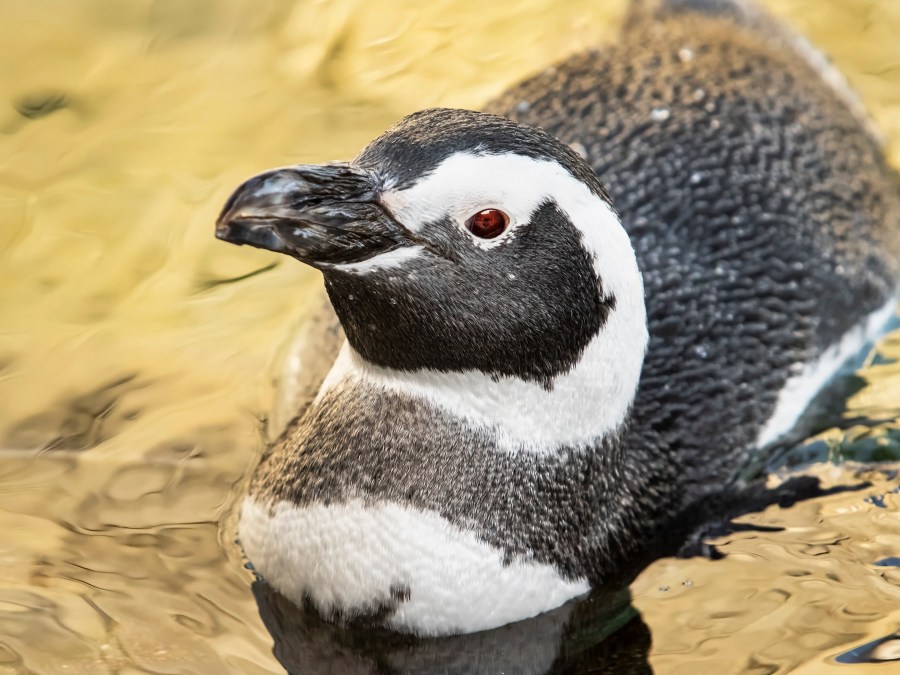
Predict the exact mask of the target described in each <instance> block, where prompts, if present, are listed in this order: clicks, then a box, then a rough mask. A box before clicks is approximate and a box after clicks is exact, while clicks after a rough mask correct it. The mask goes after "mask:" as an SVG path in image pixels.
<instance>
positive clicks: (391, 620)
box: [239, 498, 589, 635]
mask: <svg viewBox="0 0 900 675" xmlns="http://www.w3.org/2000/svg"><path fill="white" fill-rule="evenodd" d="M239 531H240V539H241V544H242V545H243V547H244V551H245V552H246V554H247V557H248V558H249V559H250V562H252V563H253V566H254V568H255V569H256V571H257V572H258V573H259V574H260V575H261V576H262V577H263V578H264V579H265V580H266V581H267V582H268V583H269V584H271V585H272V586H273V587H274V588H276V589H277V590H278V591H279V592H280V593H282V594H283V595H285V596H286V597H288V598H290V599H291V600H293V601H294V602H295V603H298V604H299V603H300V602H302V601H303V600H304V599H306V598H308V599H309V600H311V601H312V603H313V605H314V606H315V607H316V609H317V610H318V611H319V612H321V613H322V614H323V615H325V616H329V615H330V614H333V613H334V612H339V613H340V614H341V615H342V616H345V617H348V618H349V617H352V616H354V615H365V614H367V613H371V612H374V611H377V610H379V609H381V608H384V607H395V609H393V611H391V612H390V613H389V614H388V617H387V620H386V625H387V626H388V627H389V628H392V629H394V630H398V631H403V632H408V633H416V634H418V635H447V634H452V633H470V632H474V631H479V630H486V629H489V628H495V627H497V626H501V625H503V624H506V623H510V622H512V621H518V620H521V619H525V618H528V617H531V616H534V615H536V614H539V613H541V612H544V611H547V610H550V609H553V608H555V607H558V606H559V605H561V604H563V603H564V602H566V601H567V600H569V599H571V598H573V597H576V596H579V595H582V594H584V593H586V592H587V591H588V590H589V585H588V583H587V580H586V579H577V580H574V581H570V580H566V579H564V578H562V577H561V576H560V575H559V574H558V573H557V572H556V570H555V569H554V568H553V567H552V566H550V565H546V564H542V563H537V562H534V561H531V560H527V559H524V558H521V557H517V558H514V559H512V560H511V561H509V562H504V553H503V551H502V550H500V549H498V548H495V547H493V546H491V545H489V544H487V543H485V542H483V541H481V540H480V539H478V537H476V536H475V535H474V534H473V533H471V532H468V531H466V530H463V529H461V528H459V527H457V526H455V525H453V524H452V523H450V522H449V521H447V520H446V519H444V518H442V517H441V516H440V515H438V514H437V513H435V512H433V511H422V510H419V509H414V508H411V507H405V506H401V505H398V504H394V503H390V502H375V503H369V504H364V503H363V502H362V501H361V500H353V501H350V502H347V503H343V504H334V505H330V506H325V505H322V504H313V505H307V506H303V507H298V506H295V505H294V504H291V503H289V502H279V503H277V504H276V505H275V507H274V509H273V510H271V512H270V510H269V509H267V508H266V507H265V506H264V505H262V504H259V503H257V502H255V501H253V500H252V499H250V498H247V499H246V500H245V501H244V504H243V507H242V510H241V521H240V530H239ZM392 592H393V593H392ZM398 596H399V597H398Z"/></svg>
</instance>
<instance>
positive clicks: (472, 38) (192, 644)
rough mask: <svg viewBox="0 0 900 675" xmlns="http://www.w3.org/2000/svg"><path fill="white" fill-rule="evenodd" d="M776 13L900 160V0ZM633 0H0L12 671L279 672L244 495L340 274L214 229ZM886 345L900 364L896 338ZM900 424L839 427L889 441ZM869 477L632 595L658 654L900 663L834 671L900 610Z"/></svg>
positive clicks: (763, 518)
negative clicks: (266, 172)
mask: <svg viewBox="0 0 900 675" xmlns="http://www.w3.org/2000/svg"><path fill="white" fill-rule="evenodd" d="M770 5H771V7H772V8H773V9H774V10H775V11H776V12H777V13H778V14H780V15H782V16H785V17H787V18H788V19H789V20H790V21H791V22H792V23H793V24H794V25H795V26H797V27H798V28H800V29H801V30H802V31H803V32H804V33H805V34H806V35H807V36H809V37H810V38H811V39H812V40H813V41H814V42H815V43H816V44H818V45H820V46H822V47H823V48H824V49H825V50H826V51H828V52H829V53H830V54H831V55H832V56H833V57H834V60H835V61H836V63H837V65H838V66H839V67H840V69H841V70H843V71H844V72H845V73H846V74H847V75H848V77H849V79H850V81H851V83H852V84H853V85H854V86H855V87H856V88H857V89H858V90H859V91H860V92H861V94H862V97H863V99H864V100H865V102H866V104H867V106H868V107H869V109H870V110H871V112H872V113H873V115H874V117H875V119H876V121H877V123H878V124H879V126H880V127H881V128H882V129H883V130H884V131H885V134H886V138H887V141H888V148H889V152H890V153H891V156H892V158H893V160H894V162H895V164H897V165H900V39H898V38H897V36H898V35H900V3H897V2H895V1H894V0H840V1H839V0H833V1H832V2H822V1H821V0H779V1H777V2H775V1H774V0H773V2H771V3H770ZM621 12H622V3H621V2H618V1H617V2H612V3H609V2H604V1H603V0H568V1H567V2H560V1H559V0H527V1H520V2H517V3H509V4H506V3H487V2H483V1H482V2H478V1H476V0H449V1H444V2H437V1H436V2H432V3H420V2H413V1H412V0H395V1H394V2H391V3H390V5H386V4H382V3H378V2H372V1H371V0H330V1H328V2H324V1H321V0H320V1H312V0H309V1H306V2H299V1H298V2H276V1H274V0H270V1H268V2H266V1H263V0H222V1H220V0H153V1H151V0H135V1H132V2H118V1H117V0H102V1H101V0H78V1H76V0H4V1H3V3H2V4H0V75H2V77H0V261H2V265H0V401H2V405H0V443H2V445H0V673H14V672H15V673H18V672H37V673H59V672H67V673H105V672H117V673H132V672H164V673H222V672H240V673H272V672H281V670H280V668H279V665H278V663H277V662H276V661H275V659H274V657H273V656H272V655H271V639H270V637H269V636H268V633H267V632H266V631H265V629H264V628H263V626H262V623H261V621H260V620H259V618H258V616H257V611H256V605H255V603H254V600H253V598H252V596H251V594H250V592H249V584H250V576H249V574H248V573H247V572H246V571H245V570H244V569H243V567H242V561H241V558H240V552H239V550H238V549H237V547H236V546H235V545H234V544H233V542H232V541H231V540H232V537H233V531H232V530H231V529H230V527H229V522H230V521H229V514H230V513H231V511H230V509H231V508H232V505H233V504H234V501H235V498H236V496H237V492H238V490H239V485H238V484H239V483H240V481H241V479H242V477H243V476H244V475H245V474H246V472H247V470H248V468H249V467H250V466H251V465H252V464H253V462H254V460H255V456H256V453H257V452H258V451H259V450H260V449H261V447H262V438H263V431H262V428H261V424H260V420H261V418H262V417H263V416H264V415H265V410H266V408H267V405H268V403H269V401H270V397H271V379H270V377H269V376H268V375H267V374H268V373H271V372H272V371H273V361H274V359H275V356H274V355H275V354H276V353H277V349H278V347H279V345H280V342H281V340H282V339H283V338H284V337H285V336H286V334H287V331H288V330H289V327H290V326H291V325H293V324H294V323H295V321H296V320H297V319H298V317H299V316H300V315H301V314H302V312H303V308H304V303H305V299H306V297H307V295H308V294H309V292H310V289H311V288H313V284H315V283H316V279H315V276H314V275H313V274H312V273H310V272H309V271H308V270H306V269H304V268H303V267H302V266H301V265H299V264H296V263H293V262H292V261H290V260H288V259H286V258H280V257H277V256H275V255H273V254H268V253H266V252H261V251H256V250H250V249H247V248H241V249H238V248H236V247H233V246H229V245H227V244H224V243H221V242H219V241H216V240H215V239H214V238H213V235H212V223H213V221H214V218H215V216H216V214H217V211H218V209H219V207H220V206H221V204H222V203H223V201H224V199H225V198H226V197H227V195H228V193H229V192H230V190H231V189H232V188H233V187H234V186H235V185H236V184H237V183H238V182H239V181H240V180H242V179H243V178H244V177H246V176H247V175H249V174H252V173H254V172H256V171H259V170H261V169H264V168H268V167H271V166H275V165H279V164H289V163H296V162H314V161H324V160H330V159H347V158H350V157H352V156H353V155H354V154H355V153H356V151H357V150H358V149H359V148H361V147H362V146H363V145H364V144H365V143H366V142H367V141H368V140H369V139H371V138H372V137H373V136H374V135H376V134H377V133H378V132H380V131H381V130H382V129H384V128H385V127H386V126H388V125H389V124H390V123H392V122H393V121H395V120H396V119H397V118H399V117H400V116H402V115H403V114H405V113H408V112H411V111H413V110H416V109H419V108H422V107H428V106H433V105H454V106H465V107H478V105H479V104H480V103H481V102H482V101H484V100H486V99H487V98H488V97H490V96H491V95H492V94H495V93H498V92H499V91H501V90H502V89H503V88H504V87H505V86H506V85H508V84H510V83H512V82H514V81H515V80H516V79H517V78H519V77H521V76H524V75H526V74H528V73H529V72H530V71H532V70H535V69H537V68H539V67H540V66H542V65H544V64H546V63H548V62H550V61H552V60H554V59H556V58H558V57H560V56H562V55H564V54H567V53H569V52H571V51H573V50H576V49H579V48H581V47H585V46H594V45H597V44H599V43H600V42H602V41H603V40H606V39H610V38H611V37H612V36H613V35H614V32H615V28H616V25H617V23H618V21H619V19H620V17H621ZM254 272H259V273H258V274H256V275H254V276H250V277H249V278H247V279H244V280H242V281H235V282H229V280H234V279H236V278H238V277H242V276H244V275H251V274H252V273H254ZM882 351H883V352H884V353H885V354H886V355H888V356H891V355H893V357H894V358H897V357H900V338H898V337H896V336H892V338H891V340H889V341H888V343H887V344H886V345H885V346H883V348H882ZM865 374H866V377H867V379H869V380H870V384H869V385H868V386H867V387H866V388H865V389H864V390H863V391H861V392H860V393H859V394H857V395H856V396H855V397H854V398H853V399H852V400H851V409H852V410H854V411H856V412H857V413H858V414H861V415H863V416H865V417H867V418H870V419H882V418H888V419H890V420H894V419H895V418H896V417H897V416H898V411H900V367H898V366H897V365H893V364H891V363H882V364H880V365H873V366H872V367H871V368H869V369H868V370H867V371H866V373H865ZM892 424H893V423H892V422H890V423H885V424H881V425H876V428H875V429H874V430H873V431H869V432H866V430H865V429H857V430H855V431H854V430H851V431H850V432H840V431H837V430H833V431H830V432H826V433H825V434H824V435H823V438H824V439H826V440H828V441H829V442H831V443H832V445H840V443H842V442H845V441H846V442H848V443H849V441H854V442H855V441H856V440H859V438H860V437H862V436H865V435H866V433H868V434H869V435H870V436H871V438H868V439H863V440H864V441H866V442H869V443H870V444H873V443H874V444H875V445H876V446H877V445H878V444H879V443H881V444H882V445H883V446H885V447H887V448H890V447H893V446H891V443H892V442H893V443H896V442H895V441H892V440H891V439H893V438H894V436H892V435H891V434H892V433H894V428H895V427H894V426H892ZM854 434H855V435H854ZM851 437H852V438H851ZM848 439H849V440H848ZM879 439H881V440H879ZM816 470H817V471H819V472H820V473H822V474H823V475H826V474H827V475H828V477H829V479H830V480H832V481H835V482H841V481H842V480H843V481H846V480H848V477H849V476H851V474H852V472H851V469H850V468H847V467H843V468H830V467H828V466H827V465H822V466H819V467H817V469H816ZM872 479H873V481H874V482H875V486H874V487H873V488H872V489H870V490H869V491H868V492H865V493H863V494H859V493H850V494H846V493H845V494H842V495H835V496H832V497H828V498H824V499H820V500H816V501H812V502H808V503H804V504H801V505H798V506H796V507H794V508H791V509H785V510H781V509H778V508H774V507H773V508H772V509H770V510H769V511H767V512H765V513H763V514H757V515H754V516H749V517H748V518H749V519H750V520H754V519H755V520H756V521H758V522H765V523H777V524H780V525H782V526H783V527H785V528H786V529H785V530H784V531H782V532H766V533H742V534H740V535H734V536H733V537H731V538H730V540H729V541H728V542H727V543H725V544H724V549H725V551H726V552H727V553H728V556H727V557H726V558H725V559H724V560H721V561H716V562H710V561H704V560H668V559H667V560H662V561H659V562H658V563H656V564H654V565H653V566H652V567H650V568H649V569H648V570H647V571H646V572H645V573H644V574H643V575H642V576H641V577H640V578H639V579H638V580H637V581H636V582H635V584H634V585H633V587H632V593H633V595H634V604H635V606H636V607H637V608H638V609H639V610H640V611H641V613H642V615H643V618H644V621H645V622H646V624H647V625H648V626H649V628H650V630H651V632H652V635H653V646H652V648H651V651H650V654H649V659H650V662H651V664H652V665H653V667H654V668H655V669H656V670H657V671H658V672H661V673H682V672H683V673H691V674H694V673H705V672H715V673H728V672H750V671H751V670H752V669H754V668H755V669H756V670H753V672H787V670H788V669H790V668H792V667H795V668H797V670H796V671H794V672H802V673H818V672H826V671H830V670H837V671H840V670H841V669H843V672H854V670H853V669H854V668H865V672H866V673H880V672H885V673H886V672H896V671H894V670H893V669H892V666H891V664H890V663H885V664H883V665H880V666H879V665H867V666H838V665H835V664H834V661H833V658H834V656H835V655H836V654H838V653H840V652H842V651H845V650H847V649H850V648H852V647H854V646H858V645H860V644H863V643H865V642H867V641H869V640H873V639H875V638H878V637H881V636H884V635H888V634H890V633H892V632H893V631H895V630H897V629H898V628H900V614H898V608H900V572H898V570H897V568H892V567H889V566H888V567H879V566H875V565H874V564H873V563H874V562H876V561H878V560H880V559H884V558H887V557H890V556H897V555H900V496H898V495H897V494H887V496H886V497H885V498H884V505H885V508H880V507H878V506H876V505H874V504H872V503H871V502H867V501H865V500H864V499H863V497H865V496H866V495H869V494H881V493H889V492H890V490H891V489H892V487H894V486H895V485H896V481H893V482H892V481H891V480H890V479H887V478H885V477H884V475H883V474H873V478H872ZM767 664H768V665H767ZM893 666H894V667H898V666H897V664H896V662H894V664H893Z"/></svg>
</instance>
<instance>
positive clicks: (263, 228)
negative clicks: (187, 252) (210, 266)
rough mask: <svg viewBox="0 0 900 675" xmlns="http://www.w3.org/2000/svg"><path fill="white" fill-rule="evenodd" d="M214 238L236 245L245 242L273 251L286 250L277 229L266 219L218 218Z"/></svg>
mask: <svg viewBox="0 0 900 675" xmlns="http://www.w3.org/2000/svg"><path fill="white" fill-rule="evenodd" d="M216 239H221V240H222V241H227V242H228V243H229V244H236V245H238V246H243V245H244V244H246V245H248V246H253V247H255V248H262V249H266V250H268V251H274V252H275V253H284V252H286V250H287V249H286V247H285V243H284V241H283V240H282V238H281V237H280V236H279V235H278V232H277V230H276V229H275V228H273V227H272V226H271V224H270V223H268V222H266V221H252V220H251V221H242V220H228V219H220V220H219V221H218V222H217V223H216Z"/></svg>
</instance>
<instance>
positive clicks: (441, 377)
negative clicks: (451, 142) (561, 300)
mask: <svg viewBox="0 0 900 675" xmlns="http://www.w3.org/2000/svg"><path fill="white" fill-rule="evenodd" d="M383 200H384V202H385V205H386V206H387V207H388V208H389V209H390V210H391V211H392V213H393V215H394V217H395V218H397V219H398V220H399V221H400V222H401V223H402V224H403V225H404V226H405V227H407V228H408V229H410V230H417V229H421V227H422V225H423V224H425V223H427V222H434V221H436V220H440V219H442V218H444V217H446V216H447V215H450V216H451V217H452V218H453V219H454V220H455V221H456V222H457V223H458V224H459V226H460V227H463V225H462V223H463V222H464V221H465V219H467V218H468V217H469V216H470V215H472V214H473V213H475V212H477V211H479V210H481V209H483V208H485V207H486V206H496V207H497V208H500V209H502V210H503V211H505V212H506V213H507V214H508V215H509V216H510V218H511V222H512V223H514V224H515V225H514V227H512V228H510V230H508V231H507V234H506V235H504V236H513V233H514V231H515V229H516V228H517V227H521V226H522V225H524V224H526V223H528V222H529V221H530V219H531V216H532V214H533V213H534V211H535V210H536V209H537V208H538V207H539V206H540V205H541V204H542V203H544V202H545V201H547V200H552V201H554V202H555V203H556V204H557V205H558V206H559V208H561V209H562V210H563V211H564V212H565V213H566V215H567V216H568V217H569V219H570V220H571V222H572V223H573V224H574V226H575V227H576V228H578V230H579V231H580V232H581V233H582V244H583V245H584V247H585V249H586V250H587V251H588V253H589V254H590V255H591V256H592V257H593V259H594V269H595V271H596V274H597V277H598V278H599V279H600V280H601V284H602V287H603V290H604V293H605V295H606V296H607V297H609V296H610V295H614V296H615V299H616V307H615V309H614V310H613V311H611V312H610V314H609V316H608V318H607V322H606V324H605V325H604V326H603V328H602V329H601V330H600V332H599V334H598V335H597V336H595V337H594V339H593V340H592V341H591V342H590V343H589V344H588V346H587V347H586V348H585V350H584V352H583V354H582V357H581V359H580V361H579V362H578V363H577V364H576V365H575V367H574V368H573V369H572V370H570V371H569V372H567V373H565V374H562V375H559V376H557V377H556V378H555V379H554V381H553V387H552V390H551V391H547V390H546V389H544V388H543V387H541V386H540V385H539V384H537V383H533V382H525V381H523V380H520V379H518V378H513V377H502V378H499V379H495V378H492V377H491V376H490V375H486V374H484V373H482V372H479V371H466V372H461V373H453V372H438V371H434V370H422V371H415V372H401V371H395V370H392V369H387V368H380V367H377V366H373V365H371V364H369V363H368V362H366V361H365V360H364V359H363V358H362V357H360V356H359V355H358V354H357V353H356V352H354V351H353V350H352V349H351V348H350V347H349V345H345V346H344V349H343V350H342V352H341V355H340V356H339V357H338V359H337V361H336V362H335V365H334V368H333V370H332V371H331V373H330V374H329V376H328V378H326V380H325V382H324V383H323V386H322V390H321V392H320V397H321V395H322V393H324V392H325V391H327V390H328V389H329V388H331V387H332V386H334V385H336V384H337V383H338V382H340V381H342V380H344V379H348V378H351V379H359V380H362V381H364V382H367V383H369V384H374V385H376V386H379V387H383V388H385V389H388V390H392V391H396V392H398V393H401V394H405V395H409V396H412V397H416V398H420V399H423V400H425V401H427V402H429V403H431V404H433V405H436V406H438V407H440V408H443V409H444V410H447V411H449V412H451V413H453V414H454V415H456V416H458V417H461V418H463V419H465V420H466V421H468V422H469V423H470V424H471V425H473V426H476V427H490V428H493V429H494V430H496V431H497V432H498V433H499V436H500V439H501V446H502V447H503V448H505V449H508V450H511V449H522V448H524V449H527V450H530V451H534V452H547V451H551V450H553V449H555V448H557V447H559V446H560V445H583V444H592V443H594V442H596V440H597V439H598V438H601V437H603V436H606V435H608V434H611V433H614V432H616V431H618V430H619V428H620V427H621V425H622V423H623V422H624V420H625V417H626V415H627V413H628V409H629V407H630V406H631V402H632V400H633V398H634V393H635V390H636V388H637V384H638V380H639V378H640V373H641V366H642V364H643V359H644V351H645V349H646V346H647V321H646V311H645V309H644V292H643V283H642V279H641V275H640V271H639V270H638V267H637V262H636V260H635V256H634V250H633V249H632V247H631V242H630V240H629V239H628V235H627V234H626V232H625V230H624V228H622V225H621V223H619V220H618V218H617V217H616V215H615V213H614V212H613V211H612V209H611V208H610V207H609V205H608V204H606V202H604V201H603V200H602V199H601V198H600V197H598V196H597V195H595V194H594V193H592V192H591V191H590V189H589V188H588V187H587V186H586V185H585V184H584V183H582V182H581V181H579V180H578V179H576V178H575V177H574V176H572V175H571V174H570V173H568V172H567V171H565V170H564V169H563V168H562V167H560V166H559V165H558V164H556V163H555V162H550V161H542V160H537V159H532V158H529V157H524V156H521V155H477V154H472V153H458V154H455V155H452V156H451V157H449V158H447V159H446V160H444V162H442V163H441V164H440V165H439V166H438V167H437V168H436V169H435V170H434V171H433V172H431V173H430V174H428V175H427V176H426V177H425V178H423V179H422V180H420V181H419V182H417V183H416V184H415V185H414V186H413V187H411V188H408V189H405V190H388V191H386V192H385V193H384V195H383ZM502 238H503V237H500V238H498V239H502ZM546 254H547V255H548V256H552V255H553V252H552V251H548V252H546Z"/></svg>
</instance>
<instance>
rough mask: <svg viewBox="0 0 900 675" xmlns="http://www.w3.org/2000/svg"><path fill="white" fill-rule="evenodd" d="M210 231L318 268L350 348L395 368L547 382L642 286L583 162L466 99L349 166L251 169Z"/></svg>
mask: <svg viewBox="0 0 900 675" xmlns="http://www.w3.org/2000/svg"><path fill="white" fill-rule="evenodd" d="M217 235H218V236H219V237H220V238H223V239H225V240H227V241H231V242H233V243H238V244H250V245H253V246H258V247H262V248H267V249H270V250H274V251H279V252H283V253H287V254H289V255H292V256H294V257H296V258H298V259H300V260H301V261H303V262H306V263H308V264H311V265H313V266H315V267H317V268H319V269H321V270H322V271H323V273H324V275H325V283H326V288H327V290H328V293H329V296H330V298H331V301H332V304H333V305H334V308H335V310H336V312H337V314H338V317H339V318H340V321H341V324H342V325H343V327H344V330H345V333H346V335H347V339H348V341H349V343H350V345H351V346H352V347H353V348H354V350H355V351H356V352H358V353H359V355H361V356H362V357H363V358H364V359H365V360H366V361H367V362H369V363H370V364H374V365H376V366H381V367H386V368H391V369H395V370H402V371H411V370H423V369H424V370H433V371H442V372H447V371H452V372H466V371H479V372H481V373H483V374H486V375H489V376H491V377H492V378H500V377H515V378H519V379H521V380H525V381H529V382H535V383H539V384H540V385H541V386H542V387H544V388H548V389H549V388H551V387H552V385H553V381H554V378H556V377H557V376H559V375H561V374H563V373H566V372H568V371H569V370H571V369H572V368H573V367H574V366H575V365H576V364H577V363H578V361H579V358H580V356H581V354H582V352H583V351H584V349H585V348H586V346H587V345H588V344H589V343H590V342H591V340H592V339H593V338H594V337H595V336H596V335H597V334H598V333H599V332H600V331H601V330H602V329H603V327H604V325H605V324H606V322H607V320H608V318H609V315H610V313H611V312H614V311H616V308H617V303H618V296H619V295H620V294H621V293H623V292H624V293H625V294H626V295H627V296H629V297H632V296H633V295H634V292H635V288H634V287H635V286H637V292H638V295H639V296H640V295H641V293H642V291H641V288H640V276H639V274H636V267H635V264H634V255H633V251H632V250H631V246H630V242H629V241H628V238H627V235H626V234H625V232H624V230H623V229H622V227H621V225H620V224H619V222H618V219H617V218H616V216H615V214H614V212H613V210H612V208H611V205H610V201H609V197H608V195H607V193H606V191H605V189H604V187H603V185H602V184H601V183H600V181H599V179H597V177H596V176H595V175H594V173H593V172H592V171H591V169H590V168H589V167H588V166H587V165H586V164H585V163H584V162H583V160H582V159H581V158H580V157H579V156H577V155H576V154H575V153H574V152H573V151H571V150H570V149H569V148H568V147H567V146H565V145H563V144H562V143H560V142H558V141H556V140H555V139H553V138H551V137H550V136H548V135H547V134H545V133H544V132H542V131H539V130H537V129H534V128H532V127H527V126H524V125H520V124H517V123H514V122H511V121H509V120H506V119H503V118H500V117H495V116H492V115H487V114H483V113H476V112H471V111H463V110H428V111H423V112H420V113H416V114H414V115H411V116H409V117H407V118H405V119H403V120H402V121H401V122H400V123H399V124H398V125H396V126H395V127H394V128H392V129H390V130H388V131H387V132H386V133H385V134H383V135H382V136H381V137H379V138H378V139H376V140H375V141H373V142H372V143H371V144H370V145H369V146H368V147H367V148H366V149H365V150H363V152H362V153H361V154H360V155H359V156H358V157H357V158H356V159H355V160H354V161H353V162H352V163H351V164H331V165H325V166H299V167H292V168H287V169H277V170H274V171H270V172H266V173H264V174H261V175H259V176H256V177H254V178H251V179H250V180H249V181H247V182H246V183H245V184H244V185H242V186H241V187H240V188H239V189H238V190H237V191H236V192H235V194H234V195H233V196H232V197H231V199H230V200H229V201H228V203H227V204H226V206H225V209H224V211H223V213H222V216H221V217H220V219H219V222H218V226H217ZM639 301H640V303H641V309H642V299H641V300H639ZM641 318H643V317H641ZM641 350H643V346H641ZM641 354H642V351H641Z"/></svg>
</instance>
